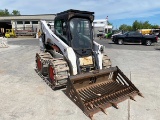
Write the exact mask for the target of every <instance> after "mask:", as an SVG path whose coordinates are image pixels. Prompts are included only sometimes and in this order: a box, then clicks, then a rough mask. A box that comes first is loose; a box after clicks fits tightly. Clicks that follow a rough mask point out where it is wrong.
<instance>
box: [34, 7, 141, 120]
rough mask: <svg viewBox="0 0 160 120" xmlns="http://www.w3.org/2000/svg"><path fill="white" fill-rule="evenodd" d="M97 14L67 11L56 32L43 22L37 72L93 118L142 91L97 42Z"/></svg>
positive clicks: (56, 23)
mask: <svg viewBox="0 0 160 120" xmlns="http://www.w3.org/2000/svg"><path fill="white" fill-rule="evenodd" d="M93 20H94V12H88V11H79V10H72V9H71V10H67V11H64V12H61V13H58V14H57V15H56V17H55V20H54V30H51V29H50V26H48V24H47V23H46V21H43V20H42V21H41V32H42V34H41V37H40V38H39V41H40V50H41V52H40V53H37V54H36V67H37V72H38V73H39V74H40V75H41V76H42V77H43V78H45V81H46V82H47V83H48V84H49V85H50V86H51V88H52V89H55V88H59V87H61V86H67V87H66V94H67V96H68V97H69V98H70V99H71V100H72V101H73V102H74V103H75V104H76V105H77V106H79V108H80V109H82V111H83V112H84V113H85V114H86V115H87V116H88V117H90V118H91V119H92V116H93V114H94V113H96V112H98V111H103V112H104V111H105V108H107V107H110V106H114V107H116V108H117V104H118V103H119V102H121V101H123V100H125V99H128V98H130V99H133V100H134V96H135V95H140V96H142V94H141V93H140V91H139V90H138V89H137V88H136V87H135V86H134V85H133V83H132V82H131V81H130V80H129V79H128V78H127V77H126V76H125V75H124V74H123V72H122V71H121V70H120V69H119V68H118V67H117V66H116V67H112V66H111V61H110V59H109V58H108V56H107V55H105V54H104V46H103V45H100V44H98V43H97V42H95V41H94V40H93V27H92V22H93Z"/></svg>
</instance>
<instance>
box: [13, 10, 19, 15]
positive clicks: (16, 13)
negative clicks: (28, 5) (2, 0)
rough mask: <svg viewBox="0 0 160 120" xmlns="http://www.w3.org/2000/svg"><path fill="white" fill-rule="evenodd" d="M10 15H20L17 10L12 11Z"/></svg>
mask: <svg viewBox="0 0 160 120" xmlns="http://www.w3.org/2000/svg"><path fill="white" fill-rule="evenodd" d="M12 15H21V14H20V11H18V10H13V11H12Z"/></svg>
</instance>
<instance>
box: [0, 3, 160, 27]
mask: <svg viewBox="0 0 160 120" xmlns="http://www.w3.org/2000/svg"><path fill="white" fill-rule="evenodd" d="M0 9H2V10H4V9H8V10H9V12H12V10H19V11H20V13H21V15H35V14H56V13H59V12H62V11H65V10H68V9H77V10H84V11H91V12H95V19H105V18H106V17H107V16H108V20H109V22H110V23H112V24H113V26H114V29H116V28H118V27H119V26H120V25H122V24H127V25H132V23H133V22H134V21H135V20H138V21H142V22H144V21H149V23H151V24H153V25H154V24H157V25H159V26H160V0H0Z"/></svg>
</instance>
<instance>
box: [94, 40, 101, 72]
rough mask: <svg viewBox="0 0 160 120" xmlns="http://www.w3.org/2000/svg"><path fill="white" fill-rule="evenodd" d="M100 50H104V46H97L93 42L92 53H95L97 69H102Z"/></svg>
mask: <svg viewBox="0 0 160 120" xmlns="http://www.w3.org/2000/svg"><path fill="white" fill-rule="evenodd" d="M101 49H103V50H104V46H103V45H100V44H98V43H97V42H95V41H94V42H93V51H94V53H95V57H96V60H97V63H98V65H99V69H102V58H103V53H102V52H101Z"/></svg>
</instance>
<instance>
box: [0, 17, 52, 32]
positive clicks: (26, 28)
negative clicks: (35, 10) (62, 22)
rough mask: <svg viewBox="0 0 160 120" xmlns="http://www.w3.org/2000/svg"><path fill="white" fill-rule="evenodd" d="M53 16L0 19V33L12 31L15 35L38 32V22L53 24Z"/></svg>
mask: <svg viewBox="0 0 160 120" xmlns="http://www.w3.org/2000/svg"><path fill="white" fill-rule="evenodd" d="M54 18H55V14H43V15H20V16H5V17H0V32H4V33H5V32H6V29H14V30H15V31H16V32H17V33H18V32H21V33H25V32H38V31H39V30H40V20H46V21H47V22H48V23H53V21H54Z"/></svg>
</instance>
